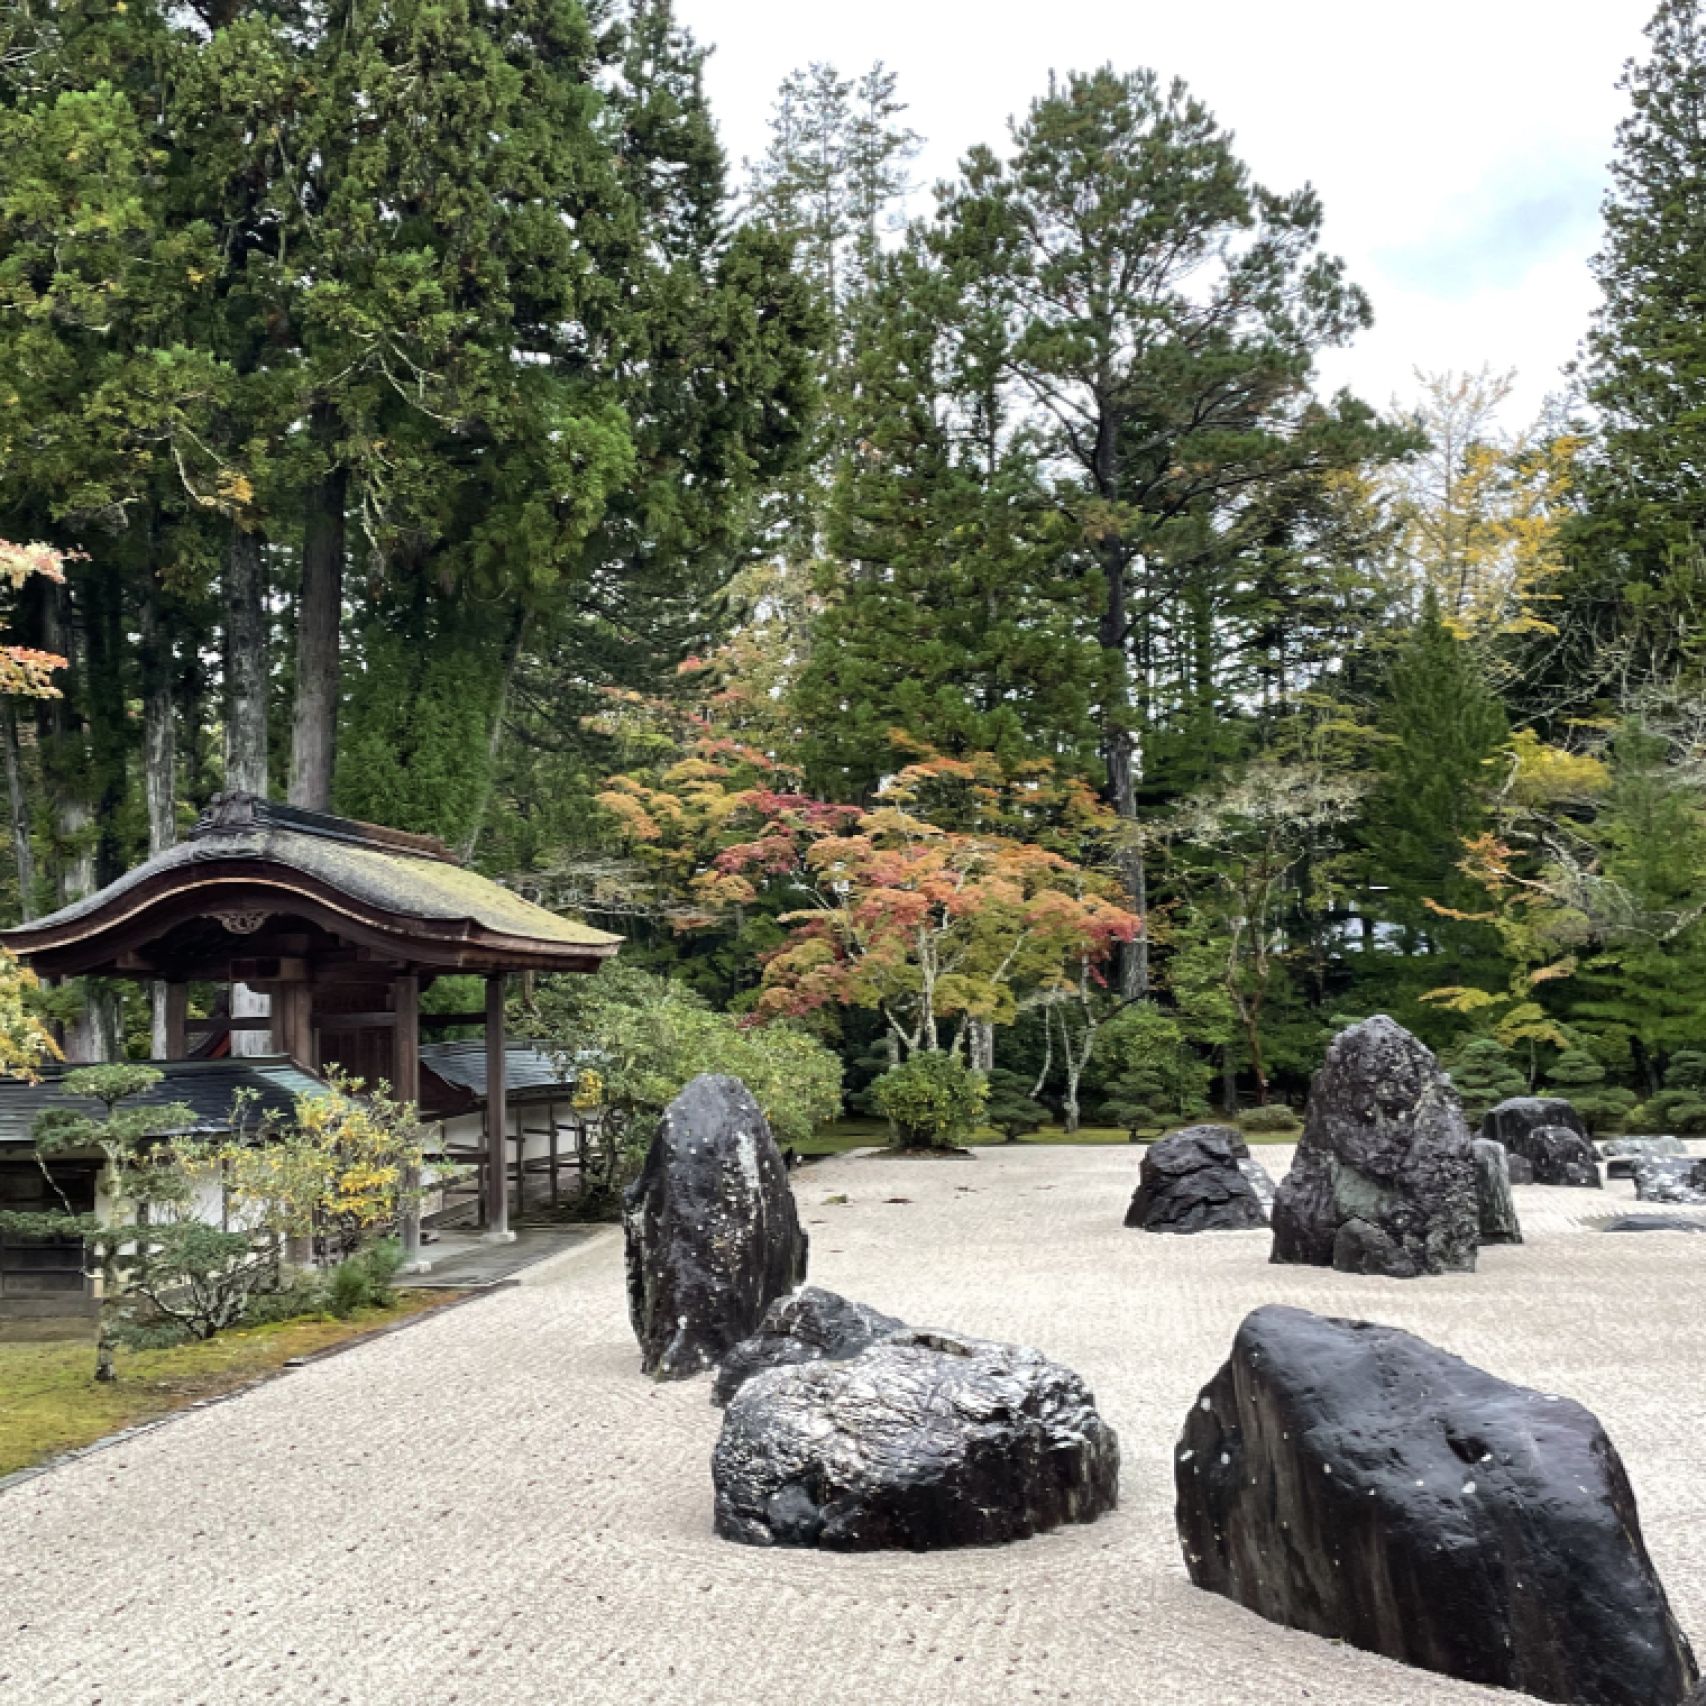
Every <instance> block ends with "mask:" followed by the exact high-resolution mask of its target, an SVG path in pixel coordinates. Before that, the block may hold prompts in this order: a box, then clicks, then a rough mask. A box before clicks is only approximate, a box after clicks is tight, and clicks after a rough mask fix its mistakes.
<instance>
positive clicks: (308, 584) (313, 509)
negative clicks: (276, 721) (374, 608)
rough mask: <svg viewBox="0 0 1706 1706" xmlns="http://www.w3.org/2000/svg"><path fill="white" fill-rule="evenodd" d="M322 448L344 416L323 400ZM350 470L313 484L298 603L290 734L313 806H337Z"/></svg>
mask: <svg viewBox="0 0 1706 1706" xmlns="http://www.w3.org/2000/svg"><path fill="white" fill-rule="evenodd" d="M310 430H311V432H312V433H313V436H314V441H315V445H316V448H317V449H318V450H319V451H320V453H321V455H322V456H324V457H326V458H327V459H328V460H330V459H331V458H333V457H334V456H335V455H336V450H335V447H334V443H333V441H334V439H335V437H336V432H337V421H336V417H335V415H334V414H333V412H332V410H331V408H330V407H329V406H328V405H326V404H320V405H318V406H317V407H316V408H315V410H314V413H313V418H312V422H311V427H310ZM348 497H349V471H348V470H347V469H346V468H343V467H341V466H336V465H334V466H331V467H328V468H327V469H326V471H325V472H324V473H323V474H322V475H321V476H320V477H319V478H318V479H316V480H314V481H313V482H312V483H311V484H310V485H309V488H308V492H307V517H306V520H305V522H304V524H303V530H302V585H301V591H300V593H299V595H298V597H297V601H296V704H295V708H294V712H293V715H292V719H291V731H290V803H291V804H292V805H293V806H307V807H308V808H310V809H311V810H313V811H322V812H323V811H328V810H329V809H330V808H331V804H332V771H333V768H334V766H335V765H336V762H337V740H338V686H339V650H338V631H339V628H340V627H341V626H342V622H343V608H344V546H345V541H344V510H345V507H346V504H347V502H348Z"/></svg>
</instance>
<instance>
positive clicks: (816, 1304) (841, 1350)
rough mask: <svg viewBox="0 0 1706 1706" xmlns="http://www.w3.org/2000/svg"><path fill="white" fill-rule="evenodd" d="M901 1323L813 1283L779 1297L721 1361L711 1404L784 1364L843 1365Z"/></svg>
mask: <svg viewBox="0 0 1706 1706" xmlns="http://www.w3.org/2000/svg"><path fill="white" fill-rule="evenodd" d="M905 1331H906V1323H905V1322H904V1321H897V1320H896V1319H895V1318H894V1316H892V1315H884V1314H883V1313H882V1311H881V1310H877V1309H873V1308H871V1306H870V1305H869V1304H867V1303H854V1302H851V1301H850V1300H849V1299H847V1298H845V1297H840V1296H838V1295H837V1294H836V1293H835V1292H833V1291H824V1290H823V1289H822V1288H821V1287H819V1286H815V1285H804V1286H801V1287H800V1289H799V1290H798V1291H793V1292H789V1294H788V1295H787V1296H786V1297H779V1298H777V1299H776V1301H775V1302H774V1303H772V1304H771V1305H770V1307H769V1308H768V1309H767V1310H765V1312H764V1319H763V1321H761V1322H760V1323H759V1327H758V1331H757V1332H756V1333H754V1334H753V1336H752V1337H751V1338H750V1339H742V1340H741V1342H740V1343H739V1344H738V1345H736V1346H735V1347H734V1349H733V1350H731V1351H730V1352H729V1354H728V1355H727V1356H726V1357H724V1358H723V1360H722V1364H721V1366H720V1367H719V1368H718V1369H717V1378H716V1381H715V1382H714V1384H713V1385H712V1387H711V1402H712V1403H713V1404H726V1403H728V1401H729V1400H730V1399H731V1398H732V1397H734V1395H735V1393H737V1392H738V1391H739V1390H740V1389H741V1387H742V1386H743V1385H744V1384H745V1383H746V1382H747V1381H748V1380H750V1379H751V1378H752V1376H753V1375H755V1374H757V1373H758V1371H759V1370H760V1369H763V1368H781V1367H782V1366H784V1365H785V1364H788V1363H801V1362H843V1361H845V1360H846V1359H847V1358H848V1357H853V1356H857V1355H858V1354H859V1353H860V1351H862V1350H866V1349H868V1348H869V1347H870V1346H872V1345H874V1344H875V1343H876V1342H877V1341H878V1340H879V1339H886V1338H888V1337H889V1335H890V1334H892V1333H904V1332H905Z"/></svg>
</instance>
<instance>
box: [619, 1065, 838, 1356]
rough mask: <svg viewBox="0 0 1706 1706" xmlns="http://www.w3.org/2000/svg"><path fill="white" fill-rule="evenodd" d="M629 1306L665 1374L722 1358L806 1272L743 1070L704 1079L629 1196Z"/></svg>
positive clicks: (771, 1145) (771, 1146)
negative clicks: (743, 1080) (731, 1075)
mask: <svg viewBox="0 0 1706 1706" xmlns="http://www.w3.org/2000/svg"><path fill="white" fill-rule="evenodd" d="M622 1225H623V1229H624V1231H625V1233H626V1235H627V1256H628V1316H629V1319H630V1320H631V1321H632V1322H633V1324H634V1334H635V1336H636V1337H637V1338H638V1339H639V1341H640V1364H641V1367H642V1368H643V1369H644V1370H645V1371H646V1373H647V1374H653V1375H656V1376H657V1377H658V1378H659V1379H660V1380H682V1379H685V1378H687V1376H689V1375H693V1374H698V1373H699V1372H700V1371H701V1370H702V1369H707V1368H714V1367H715V1366H716V1365H717V1364H718V1363H719V1362H721V1361H722V1359H723V1358H724V1356H726V1355H727V1354H728V1352H729V1350H730V1349H731V1347H733V1346H734V1345H736V1344H738V1343H739V1342H740V1341H741V1340H742V1339H744V1338H746V1337H747V1336H748V1335H749V1334H751V1333H752V1332H753V1331H754V1329H755V1328H756V1327H757V1326H758V1324H759V1322H760V1321H761V1320H762V1319H763V1318H764V1311H765V1310H766V1309H767V1308H769V1306H770V1303H771V1300H772V1299H773V1298H777V1297H780V1296H782V1295H783V1293H785V1292H789V1291H792V1290H793V1289H794V1287H795V1286H797V1285H798V1284H799V1283H800V1282H801V1281H802V1280H803V1279H804V1278H805V1277H806V1234H805V1233H804V1232H803V1231H802V1230H801V1228H800V1219H799V1215H798V1213H797V1212H796V1211H795V1208H794V1194H793V1192H792V1190H791V1189H790V1188H789V1185H788V1170H787V1168H786V1167H784V1166H783V1165H782V1157H781V1155H780V1154H779V1153H778V1151H777V1148H776V1140H775V1139H774V1138H773V1137H772V1136H771V1135H770V1127H769V1124H768V1123H767V1122H766V1120H765V1118H764V1115H763V1114H762V1113H761V1112H760V1111H759V1107H758V1104H757V1103H756V1102H755V1101H754V1100H753V1099H752V1093H751V1092H750V1091H749V1090H748V1089H747V1087H746V1086H745V1085H744V1084H742V1083H741V1081H740V1080H739V1079H738V1078H726V1077H716V1076H711V1075H709V1074H707V1075H705V1076H702V1077H699V1078H695V1079H694V1080H693V1082H692V1083H691V1084H689V1085H688V1086H687V1088H686V1089H685V1090H683V1091H682V1092H681V1094H680V1095H679V1096H677V1097H676V1098H675V1100H674V1101H673V1102H671V1103H670V1105H669V1107H668V1108H667V1109H666V1110H665V1111H664V1116H663V1121H662V1123H661V1125H660V1126H659V1127H658V1133H657V1136H656V1137H654V1138H653V1139H652V1146H651V1149H650V1150H649V1151H648V1153H647V1155H646V1164H645V1166H644V1168H643V1169H642V1170H641V1172H640V1176H639V1178H637V1179H636V1180H635V1181H634V1182H633V1184H632V1185H630V1186H629V1187H628V1192H627V1195H626V1197H625V1198H624V1200H623V1208H622Z"/></svg>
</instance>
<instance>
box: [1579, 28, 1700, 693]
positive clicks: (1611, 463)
mask: <svg viewBox="0 0 1706 1706" xmlns="http://www.w3.org/2000/svg"><path fill="white" fill-rule="evenodd" d="M1647 39H1648V42H1649V44H1650V46H1649V52H1648V55H1647V57H1646V59H1645V60H1642V61H1631V63H1630V64H1629V65H1628V67H1627V68H1626V69H1625V72H1624V76H1623V82H1622V87H1623V88H1624V89H1625V90H1626V91H1627V93H1628V96H1629V103H1630V111H1629V116H1628V117H1627V118H1626V119H1625V120H1624V121H1623V123H1622V125H1621V126H1620V127H1619V129H1618V132H1617V153H1616V155H1615V157H1614V158H1613V160H1612V163H1611V190H1610V193H1609V194H1608V195H1607V197H1606V201H1605V208H1604V214H1605V242H1604V246H1603V248H1602V249H1601V250H1600V252H1599V255H1598V257H1597V258H1596V260H1595V262H1594V273H1595V276H1596V277H1597V279H1598V281H1599V286H1600V290H1601V293H1602V300H1601V302H1600V306H1599V309H1598V311H1597V313H1596V315H1595V318H1594V324H1593V329H1592V331H1591V332H1590V334H1589V336H1588V339H1587V344H1586V348H1585V350H1584V356H1583V362H1582V377H1583V378H1584V379H1585V381H1586V385H1585V389H1586V396H1587V400H1588V402H1590V403H1591V404H1592V405H1593V407H1594V409H1595V411H1596V413H1597V415H1598V423H1599V431H1598V441H1597V447H1596V449H1595V451H1594V453H1593V454H1592V455H1591V456H1590V457H1588V458H1587V460H1586V466H1585V468H1584V470H1583V493H1582V502H1583V511H1584V513H1583V514H1582V516H1581V517H1580V519H1579V520H1578V522H1577V524H1576V525H1575V527H1574V528H1573V529H1572V538H1571V544H1572V547H1573V549H1572V552H1571V556H1572V559H1573V565H1572V571H1571V573H1570V575H1569V576H1568V577H1567V578H1566V579H1565V580H1564V582H1563V586H1562V590H1563V592H1564V594H1565V597H1566V600H1567V614H1568V618H1569V632H1570V638H1571V641H1572V643H1571V644H1570V645H1569V646H1567V647H1566V648H1564V649H1563V650H1562V651H1561V653H1560V656H1559V660H1558V664H1557V666H1556V667H1557V668H1559V669H1560V670H1562V671H1563V672H1564V673H1565V675H1566V676H1568V675H1572V674H1574V675H1577V676H1581V675H1586V676H1587V677H1588V678H1589V679H1592V680H1595V681H1604V680H1605V679H1606V676H1607V670H1606V665H1607V663H1608V662H1609V663H1613V664H1614V665H1615V666H1616V668H1617V670H1618V672H1619V674H1620V675H1621V676H1622V677H1623V678H1624V679H1629V678H1631V675H1632V674H1633V675H1636V676H1639V677H1641V678H1643V679H1647V680H1652V679H1654V678H1658V679H1660V680H1667V679H1674V678H1675V676H1676V675H1677V674H1678V673H1679V672H1680V673H1684V674H1686V675H1687V676H1689V677H1690V678H1692V679H1695V680H1697V679H1698V672H1699V669H1700V666H1701V663H1702V636H1703V635H1706V487H1703V486H1702V484H1701V481H1700V477H1699V471H1700V468H1701V465H1702V462H1703V461H1706V312H1703V310H1702V298H1703V290H1706V19H1703V18H1702V14H1701V9H1700V6H1699V3H1698V0H1664V3H1663V4H1662V5H1661V6H1660V7H1659V9H1658V11H1657V12H1656V13H1655V14H1654V16H1653V19H1652V22H1651V23H1650V24H1649V25H1648V26H1647Z"/></svg>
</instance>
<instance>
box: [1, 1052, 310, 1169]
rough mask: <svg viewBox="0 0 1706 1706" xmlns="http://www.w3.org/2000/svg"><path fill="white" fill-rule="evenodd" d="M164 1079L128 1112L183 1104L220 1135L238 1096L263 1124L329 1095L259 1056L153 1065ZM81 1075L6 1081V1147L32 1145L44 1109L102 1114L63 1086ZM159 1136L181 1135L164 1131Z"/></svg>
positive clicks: (57, 1071)
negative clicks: (301, 1100)
mask: <svg viewBox="0 0 1706 1706" xmlns="http://www.w3.org/2000/svg"><path fill="white" fill-rule="evenodd" d="M153 1064H154V1065H155V1066H156V1067H157V1069H158V1070H159V1071H160V1072H161V1073H162V1074H164V1076H163V1077H162V1078H161V1080H160V1082H159V1083H158V1084H156V1085H155V1086H154V1087H153V1089H151V1090H147V1091H145V1092H144V1093H143V1094H142V1095H140V1096H137V1097H133V1098H131V1099H130V1100H129V1101H127V1102H125V1103H122V1104H121V1106H124V1107H133V1108H134V1107H160V1106H165V1105H169V1104H172V1103H182V1104H183V1105H184V1106H185V1107H187V1108H189V1109H190V1110H191V1111H192V1112H193V1113H194V1114H195V1116H196V1123H195V1125H194V1127H193V1128H191V1129H193V1130H194V1131H196V1132H198V1133H202V1134H204V1135H215V1134H218V1133H221V1132H226V1131H229V1130H230V1129H231V1111H232V1109H233V1107H234V1106H235V1105H236V1101H237V1093H238V1092H239V1091H240V1090H246V1091H249V1092H250V1093H251V1099H250V1100H249V1101H248V1102H247V1103H246V1114H245V1118H246V1119H248V1120H250V1121H259V1120H261V1119H263V1118H265V1117H267V1116H276V1115H282V1114H288V1113H289V1112H290V1110H291V1108H292V1107H293V1106H294V1104H295V1101H296V1098H297V1097H298V1096H300V1095H309V1096H315V1095H324V1094H325V1093H326V1086H325V1085H324V1084H323V1083H322V1082H321V1081H320V1080H319V1079H318V1078H316V1077H314V1076H313V1075H312V1074H311V1073H307V1072H304V1071H303V1070H302V1068H301V1067H299V1066H297V1065H296V1064H295V1063H294V1062H293V1061H291V1060H289V1059H287V1058H286V1057H284V1056H282V1055H279V1056H272V1055H255V1056H250V1057H248V1058H246V1059H237V1060H174V1061H157V1062H154V1063H153ZM73 1070H75V1069H74V1068H72V1067H65V1066H54V1067H51V1068H49V1069H48V1070H47V1071H45V1072H44V1073H43V1074H42V1079H41V1082H40V1083H39V1084H23V1083H20V1082H18V1081H17V1080H15V1079H6V1080H3V1081H0V1146H9V1145H13V1144H25V1145H28V1144H31V1143H32V1142H33V1138H32V1135H31V1127H32V1125H33V1124H34V1121H35V1117H36V1115H37V1114H39V1113H40V1112H41V1111H42V1110H43V1109H44V1108H54V1107H73V1108H77V1109H79V1110H80V1111H82V1112H84V1113H88V1114H93V1115H99V1114H100V1112H101V1104H100V1103H99V1102H95V1101H91V1100H89V1099H88V1098H87V1097H82V1096H67V1095H66V1094H65V1093H64V1091H63V1090H61V1089H60V1086H59V1081H60V1079H61V1078H63V1077H64V1075H65V1074H66V1073H67V1072H69V1071H73ZM155 1135H156V1136H159V1137H172V1136H176V1135H178V1133H177V1132H176V1131H173V1130H166V1129H162V1130H161V1131H159V1132H158V1133H156V1134H155Z"/></svg>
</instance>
